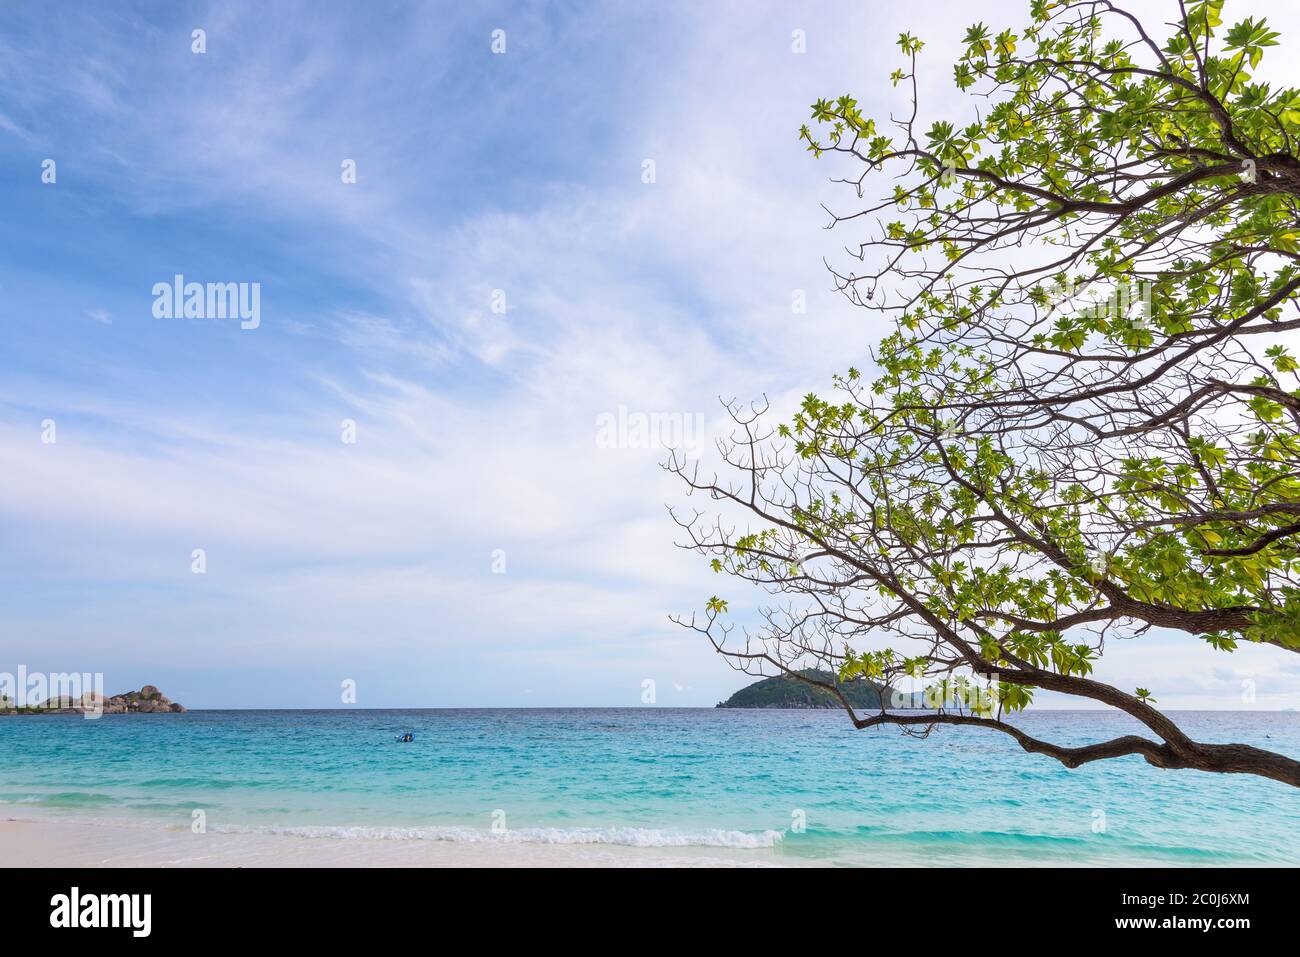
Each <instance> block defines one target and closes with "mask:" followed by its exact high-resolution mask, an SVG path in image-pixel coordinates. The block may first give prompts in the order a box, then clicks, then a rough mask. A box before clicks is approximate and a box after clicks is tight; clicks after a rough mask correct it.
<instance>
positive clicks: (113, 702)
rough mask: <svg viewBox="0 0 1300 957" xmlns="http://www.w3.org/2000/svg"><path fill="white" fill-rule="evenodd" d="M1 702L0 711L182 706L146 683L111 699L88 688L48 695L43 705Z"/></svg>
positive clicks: (165, 710) (149, 710) (172, 710)
mask: <svg viewBox="0 0 1300 957" xmlns="http://www.w3.org/2000/svg"><path fill="white" fill-rule="evenodd" d="M7 704H8V702H0V714H85V713H86V712H92V713H93V712H96V711H98V712H101V713H103V714H177V713H179V712H183V711H185V705H183V704H181V703H180V702H179V701H172V700H171V699H170V698H168V697H167V696H166V695H165V694H163V693H162V692H161V691H159V690H158V689H157V687H155V686H154V685H145V686H144V687H143V688H141V689H140V690H139V691H127V692H125V693H124V694H115V695H113V696H112V697H111V698H105V697H104V696H103V695H100V694H96V693H95V692H93V691H89V692H87V693H86V694H84V695H82V696H81V697H80V698H68V697H63V698H51V699H49V700H48V701H46V702H45V703H44V704H39V705H36V706H35V707H29V708H14V707H12V706H9V707H6V706H5V705H7Z"/></svg>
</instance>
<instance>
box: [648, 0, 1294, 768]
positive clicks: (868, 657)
mask: <svg viewBox="0 0 1300 957" xmlns="http://www.w3.org/2000/svg"><path fill="white" fill-rule="evenodd" d="M1222 5H1223V4H1222V0H1211V2H1207V3H1200V4H1195V5H1193V6H1191V7H1190V8H1188V7H1186V6H1184V5H1182V4H1180V5H1178V6H1177V7H1172V6H1171V8H1170V9H1171V11H1172V12H1173V13H1175V14H1177V17H1176V20H1175V22H1173V23H1171V24H1168V25H1165V26H1162V27H1161V30H1163V31H1164V36H1163V39H1161V40H1157V39H1155V38H1154V34H1156V33H1157V32H1158V31H1155V30H1152V29H1149V28H1148V27H1147V26H1145V25H1144V24H1143V23H1142V22H1141V21H1140V20H1139V19H1138V18H1137V17H1136V16H1134V15H1133V14H1132V13H1129V12H1127V11H1125V10H1123V9H1121V8H1119V7H1117V6H1116V5H1115V4H1113V3H1110V2H1107V0H1087V2H1063V3H1050V2H1048V0H1033V2H1032V3H1031V16H1032V20H1033V22H1032V23H1031V24H1030V26H1029V27H1027V28H1026V29H1024V30H1023V31H1021V32H1020V33H1015V32H1012V31H1010V30H1006V31H1003V32H1001V33H997V34H996V35H995V34H994V33H993V31H992V30H990V29H989V28H987V27H986V26H984V25H983V24H977V25H976V26H973V27H971V28H970V29H969V30H968V31H967V33H966V37H965V43H966V50H965V53H964V55H963V56H962V57H961V59H960V61H959V62H958V63H957V64H956V66H955V68H954V79H955V82H956V85H957V87H958V88H959V89H961V90H963V91H967V93H968V95H972V96H975V95H977V96H978V100H977V101H976V103H975V105H974V108H973V109H972V113H971V116H970V117H969V118H968V122H965V123H958V122H950V121H937V122H934V123H933V125H931V126H930V127H929V129H928V131H926V132H924V133H923V132H921V129H922V126H921V124H920V122H919V121H918V118H917V117H918V104H917V98H916V97H917V94H916V65H917V59H918V54H919V53H920V52H921V49H922V42H921V41H920V40H919V39H917V38H915V37H913V36H911V35H910V34H904V35H902V36H901V37H900V38H899V41H898V45H899V47H900V48H901V49H902V52H903V55H904V58H905V60H906V63H907V66H906V67H904V68H903V69H900V70H898V71H896V72H895V73H894V74H893V77H892V79H893V82H894V85H895V86H896V87H897V86H902V87H903V88H904V89H905V90H910V91H911V96H910V111H909V115H907V116H906V117H904V118H903V119H900V120H894V121H893V126H894V127H895V128H896V131H895V130H890V131H886V130H885V129H878V126H877V123H876V122H875V121H874V120H872V119H868V118H866V117H864V116H863V115H862V113H861V112H860V110H859V107H858V104H857V102H856V101H855V100H854V99H853V98H852V97H850V96H841V97H839V98H837V99H835V100H819V101H817V103H815V104H814V106H813V110H812V121H813V122H812V125H811V126H805V127H803V129H802V130H801V131H800V137H801V139H802V140H803V141H804V142H805V143H806V145H807V148H808V150H810V151H811V152H812V153H813V154H814V156H817V157H834V158H835V159H836V160H837V161H838V162H841V163H844V164H847V165H848V167H849V169H850V171H851V172H850V173H849V175H847V176H844V177H841V178H839V179H838V180H837V181H838V182H841V183H844V184H845V185H846V186H847V187H848V188H849V189H850V190H851V191H852V195H853V196H854V198H855V199H856V200H862V199H863V197H865V196H866V195H867V190H868V185H869V184H870V183H873V182H874V181H875V180H876V179H880V178H886V177H887V178H888V183H889V187H888V188H887V192H886V195H884V196H882V197H881V199H880V201H879V202H878V203H872V202H867V203H866V204H865V205H862V206H860V207H859V208H854V209H852V210H850V211H847V212H843V213H835V212H832V213H831V216H832V222H831V225H832V227H835V228H839V229H841V230H843V229H852V230H854V231H855V232H856V233H859V234H865V238H864V239H861V241H860V242H858V244H857V245H854V246H851V247H850V248H849V249H848V255H849V260H848V265H849V266H851V267H852V268H844V267H838V266H834V265H832V266H831V267H830V269H831V273H832V275H833V276H834V279H835V282H836V285H837V287H838V289H839V290H840V291H841V292H842V293H843V294H844V295H845V296H847V297H848V298H849V300H850V301H851V302H853V303H854V304H855V305H858V306H860V307H862V308H864V309H868V310H874V311H878V312H881V313H884V314H885V315H887V316H888V317H889V319H890V320H891V321H892V324H893V325H892V327H893V331H892V333H891V334H890V335H889V336H888V337H887V338H885V339H884V340H883V342H881V344H880V346H879V348H878V350H877V351H876V354H875V356H874V359H875V365H876V367H877V371H876V373H875V374H874V376H873V378H872V380H871V381H868V379H867V378H866V377H864V376H863V375H862V374H861V373H860V372H859V371H858V370H857V369H855V368H850V369H847V370H846V371H845V372H843V373H842V374H841V375H837V376H835V378H834V392H833V394H832V397H831V398H822V397H819V396H817V395H808V396H807V397H805V398H804V400H803V402H802V405H801V407H800V408H799V410H798V412H797V413H796V414H794V415H793V418H792V420H791V421H789V422H788V423H784V424H781V425H779V426H775V427H774V426H772V425H769V424H767V419H766V418H765V416H766V415H767V414H768V412H769V410H768V408H767V405H766V402H762V403H758V404H755V405H751V406H748V407H745V406H741V405H739V404H736V403H731V404H729V406H728V408H729V410H730V412H731V414H732V417H733V418H734V420H735V423H736V431H735V432H734V434H733V436H732V439H731V440H730V441H727V442H723V443H720V445H719V451H720V454H721V456H722V458H723V460H724V462H725V463H726V465H727V466H728V469H729V472H728V477H727V478H720V477H718V476H713V477H712V478H709V477H707V476H705V474H704V473H703V472H702V471H701V467H700V465H699V464H698V463H692V462H688V461H687V460H685V459H683V458H680V457H678V456H677V455H674V456H673V457H672V458H671V459H670V460H669V461H668V463H667V464H666V467H667V468H668V469H669V470H670V471H673V472H675V473H676V474H678V475H679V476H680V477H681V478H682V479H683V480H684V481H685V482H686V484H687V486H688V490H689V492H690V493H700V494H703V495H706V496H708V497H710V498H711V499H712V500H714V501H717V502H720V503H725V504H724V510H725V511H727V512H728V513H729V512H730V510H732V509H738V510H739V511H740V513H742V514H743V515H745V516H747V519H748V522H749V523H750V524H749V526H748V527H743V528H742V527H740V526H733V525H732V524H729V523H730V522H731V518H730V515H729V514H711V515H710V514H705V513H703V512H700V511H694V512H693V514H691V515H688V516H687V515H683V514H681V513H680V512H679V511H678V510H673V515H674V518H675V519H676V520H677V522H678V524H679V525H680V526H681V527H682V528H683V529H684V530H685V532H686V540H685V541H683V542H682V544H683V545H684V546H685V547H688V548H693V549H696V550H698V551H700V552H702V553H705V554H708V555H711V556H712V564H713V567H714V569H715V570H716V571H718V572H721V573H726V574H729V575H732V576H735V577H737V578H739V579H742V580H745V581H749V582H753V583H757V584H758V585H760V586H762V587H763V588H765V589H766V590H768V591H769V592H771V593H772V594H774V595H777V596H781V597H782V598H783V600H782V601H781V602H779V603H777V604H774V605H771V606H769V607H765V608H764V609H763V610H762V618H761V620H762V625H761V627H759V628H757V629H747V630H745V631H744V634H743V638H741V637H738V633H737V632H736V631H735V630H734V629H732V628H729V627H727V626H726V625H725V624H724V623H725V621H726V618H725V615H726V613H727V603H726V601H724V600H722V599H719V598H714V599H711V600H710V601H709V603H708V605H707V607H706V609H705V611H704V614H703V616H702V618H701V617H698V616H691V617H690V618H687V619H678V620H679V622H680V623H682V624H684V625H687V626H689V627H692V628H694V629H696V630H697V631H700V632H703V633H704V634H706V635H707V636H708V637H709V639H710V640H711V641H712V642H713V644H714V646H715V647H716V648H717V649H718V650H719V651H720V652H721V653H722V654H724V655H726V656H728V658H729V660H730V661H731V662H732V663H733V664H735V665H736V666H737V667H740V668H742V669H743V670H745V671H747V672H749V673H753V674H767V673H771V672H772V671H773V670H776V671H779V672H785V673H797V672H798V671H801V670H802V669H803V668H806V667H808V666H809V664H814V665H817V664H820V666H822V667H827V666H829V667H831V668H832V669H833V670H835V671H836V672H837V673H838V674H839V675H840V677H841V678H844V679H847V678H851V677H855V676H865V677H870V678H872V679H875V680H881V681H885V682H888V683H891V684H893V683H896V682H899V681H902V680H903V679H905V678H908V677H911V678H913V679H916V680H920V681H922V682H925V683H927V687H928V689H929V691H930V693H931V694H932V696H933V700H934V701H935V703H936V704H937V705H938V707H937V708H936V709H935V710H933V711H929V712H926V713H924V714H919V715H918V714H911V713H908V714H904V713H899V712H897V711H893V710H890V709H889V708H887V707H882V708H881V709H880V710H879V711H878V712H872V713H868V714H863V713H858V712H855V711H854V710H853V709H852V708H850V707H849V706H848V704H847V702H843V703H844V706H845V708H846V710H847V711H848V712H849V714H850V716H851V717H852V719H853V721H854V723H855V724H856V725H857V726H858V727H861V728H865V727H871V726H876V725H897V726H901V727H902V728H904V729H905V730H908V731H911V732H913V733H921V734H924V733H928V732H929V731H930V730H932V729H933V728H934V727H935V726H938V725H968V726H972V727H980V728H988V729H994V730H997V731H1000V732H1003V733H1005V734H1008V735H1010V736H1012V737H1013V738H1014V739H1015V740H1016V741H1017V742H1019V744H1020V745H1021V746H1022V747H1023V748H1024V749H1025V750H1027V751H1030V752H1035V753H1040V754H1045V755H1049V756H1051V757H1053V758H1056V759H1057V760H1059V761H1061V762H1062V763H1063V764H1065V765H1066V766H1067V767H1071V768H1073V767H1077V766H1079V765H1081V764H1083V763H1085V762H1089V761H1094V760H1098V759H1103V758H1111V757H1118V756H1122V755H1129V754H1140V755H1142V756H1143V757H1144V758H1145V759H1146V760H1147V761H1148V762H1149V763H1151V764H1153V765H1156V766H1158V767H1163V768H1197V769H1201V770H1207V771H1221V772H1244V773H1251V774H1258V775H1262V776H1265V777H1269V778H1273V779H1276V780H1279V781H1284V782H1286V783H1289V784H1292V785H1296V786H1300V762H1297V761H1294V760H1292V759H1290V758H1287V757H1285V756H1282V755H1279V754H1274V753H1271V752H1268V751H1265V750H1262V749H1259V748H1255V747H1251V746H1247V745H1244V744H1209V743H1203V742H1197V741H1194V740H1192V739H1190V738H1189V737H1188V736H1187V735H1186V734H1185V733H1184V732H1183V731H1182V730H1181V729H1180V728H1179V727H1178V725H1177V724H1176V723H1175V722H1174V721H1173V720H1171V719H1170V718H1169V717H1168V716H1167V715H1165V714H1162V713H1161V712H1160V711H1159V710H1158V709H1157V708H1156V707H1155V703H1156V701H1155V698H1153V697H1152V696H1151V692H1150V691H1148V690H1147V689H1145V688H1139V689H1135V690H1134V691H1133V692H1128V691H1125V690H1121V689H1119V688H1116V687H1113V686H1111V685H1108V684H1106V683H1103V682H1101V681H1098V680H1096V679H1094V678H1092V677H1090V675H1091V673H1092V671H1093V668H1094V664H1095V662H1096V661H1097V660H1098V659H1099V658H1100V657H1101V656H1102V655H1103V653H1104V651H1105V647H1106V643H1107V641H1115V640H1117V639H1121V638H1136V637H1140V636H1142V635H1143V634H1145V633H1146V632H1147V631H1148V630H1149V629H1151V628H1160V629H1167V630H1171V631H1173V632H1176V633H1181V634H1183V635H1185V636H1187V638H1188V640H1204V641H1207V642H1209V643H1210V644H1211V645H1213V646H1214V647H1215V648H1217V649H1220V650H1221V651H1222V652H1224V653H1227V652H1231V651H1232V650H1233V649H1235V648H1236V647H1237V645H1238V644H1239V643H1240V642H1243V641H1248V642H1263V643H1268V644H1271V645H1275V646H1277V647H1279V648H1283V649H1286V650H1288V651H1300V584H1298V582H1297V578H1298V577H1300V551H1298V550H1297V546H1298V544H1300V437H1298V436H1297V426H1300V389H1297V388H1296V386H1297V385H1298V384H1300V382H1298V379H1297V368H1298V366H1297V362H1296V360H1295V359H1294V358H1293V357H1292V355H1291V353H1290V352H1289V351H1288V350H1287V349H1286V347H1285V344H1284V342H1283V341H1282V340H1283V339H1284V337H1285V334H1286V333H1287V332H1289V331H1292V330H1295V329H1297V328H1300V311H1298V310H1297V292H1298V291H1300V271H1297V261H1298V260H1300V210H1298V208H1297V199H1298V198H1300V160H1297V157H1296V155H1295V138H1296V137H1297V136H1300V91H1297V90H1295V89H1291V88H1287V89H1275V88H1274V87H1273V86H1271V85H1270V84H1268V83H1265V82H1262V81H1260V80H1257V79H1255V78H1254V74H1255V73H1256V71H1257V68H1258V67H1259V65H1260V62H1261V59H1262V58H1263V56H1264V53H1265V51H1266V50H1267V48H1269V47H1272V46H1275V45H1276V44H1277V40H1278V35H1277V34H1276V33H1275V32H1273V31H1272V30H1270V29H1269V27H1268V25H1267V23H1266V21H1265V20H1262V19H1261V20H1259V21H1255V20H1251V19H1247V20H1243V21H1241V22H1239V23H1236V24H1235V25H1233V26H1231V27H1230V28H1227V29H1226V30H1225V29H1224V28H1223V22H1222V19H1221V8H1222ZM891 132H892V134H893V135H890V133H891ZM1158 680H1159V676H1158V675H1153V676H1152V686H1153V687H1156V686H1157V685H1158ZM827 687H830V686H829V685H828V686H827ZM1037 689H1047V690H1050V691H1054V692H1060V693H1063V694H1066V695H1072V696H1076V697H1079V698H1086V699H1089V700H1091V701H1094V702H1100V703H1102V704H1105V705H1108V706H1110V707H1113V708H1117V709H1119V710H1120V711H1123V712H1125V713H1127V714H1128V715H1131V716H1132V717H1133V718H1135V719H1136V720H1137V721H1139V722H1141V724H1142V725H1143V726H1145V729H1146V731H1147V732H1149V734H1132V735H1125V736H1122V737H1119V738H1117V739H1115V740H1111V741H1105V742H1101V743H1097V744H1093V745H1089V746H1086V747H1063V746H1060V745H1057V744H1053V743H1051V742H1048V741H1043V740H1038V739H1036V738H1033V737H1031V736H1030V735H1028V734H1027V733H1026V732H1025V730H1024V729H1023V727H1022V726H1018V725H1017V724H1015V723H1013V722H1011V721H1008V720H1006V715H1008V714H1009V713H1011V712H1016V711H1019V710H1021V709H1023V708H1024V707H1025V706H1026V705H1027V704H1029V703H1030V702H1031V701H1032V699H1033V695H1034V692H1035V691H1036V690H1037ZM831 690H832V691H833V690H834V688H831ZM1156 690H1157V691H1158V687H1156Z"/></svg>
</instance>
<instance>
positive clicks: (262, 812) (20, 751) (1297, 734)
mask: <svg viewBox="0 0 1300 957" xmlns="http://www.w3.org/2000/svg"><path fill="white" fill-rule="evenodd" d="M1171 714H1172V716H1173V717H1174V718H1175V719H1176V720H1177V721H1178V722H1179V723H1180V724H1181V725H1182V727H1183V728H1184V729H1185V730H1186V731H1187V732H1188V733H1189V734H1190V735H1192V736H1193V737H1194V738H1197V739H1199V740H1204V741H1221V742H1228V741H1238V742H1245V743H1250V744H1255V745H1258V746H1261V747H1266V748H1269V749H1272V750H1276V751H1280V752H1282V753H1284V754H1287V755H1289V756H1292V757H1300V713H1297V712H1241V711H1238V712H1209V711H1200V712H1181V713H1179V712H1171ZM1016 720H1017V722H1018V723H1019V724H1021V725H1022V726H1023V727H1024V728H1025V729H1026V730H1027V731H1029V732H1030V733H1031V734H1034V735H1036V736H1039V737H1042V738H1046V739H1049V740H1052V741H1055V742H1059V743H1063V744H1069V745H1077V744H1083V743H1086V742H1090V741H1098V740H1104V739H1106V738H1109V737H1113V736H1116V735H1120V734H1127V733H1134V732H1138V731H1140V730H1141V729H1140V728H1138V727H1137V726H1136V724H1135V723H1134V722H1133V721H1132V720H1131V719H1129V718H1127V717H1126V716H1124V715H1120V714H1112V713H1109V712H1096V711H1075V712H1069V711H1046V710H1037V711H1031V712H1029V713H1027V714H1025V715H1022V716H1019V717H1018V718H1017V719H1016ZM408 731H409V732H412V733H413V734H414V740H413V741H411V742H410V743H402V742H400V741H398V740H397V739H398V737H399V736H401V735H403V734H404V733H405V732H408ZM0 818H7V819H17V820H48V819H50V818H55V819H60V820H66V821H78V822H88V823H100V824H129V825H131V826H134V827H138V828H159V829H172V830H190V829H193V828H196V827H197V826H198V823H197V822H200V821H201V825H202V827H203V828H205V829H206V831H207V832H217V833H230V834H238V833H250V834H261V835H272V834H288V835H297V836H299V837H307V838H318V839H321V840H330V841H344V842H346V841H349V840H355V839H358V838H366V839H372V840H373V839H383V840H392V841H430V842H435V841H436V842H499V843H502V844H514V845H543V844H600V845H622V846H626V847H628V848H638V847H641V848H650V847H653V848H665V847H668V848H701V847H702V848H713V849H717V850H719V851H720V852H725V853H726V854H728V855H730V856H731V857H733V858H739V859H741V860H743V861H748V862H753V863H758V864H764V863H768V864H781V863H789V864H826V865H837V866H872V867H880V866H898V865H905V866H927V865H976V866H978V865H990V864H993V865H996V864H1003V865H1013V866H1018V865H1067V866H1071V865H1077V866H1111V865H1174V866H1184V865H1186V866H1252V865H1278V864H1281V865H1296V864H1300V790H1297V789H1295V788H1292V787H1289V786H1287V785H1284V784H1281V783H1278V782H1274V781H1269V780H1265V779H1262V778H1258V777H1253V776H1248V775H1240V774H1236V775H1226V774H1210V773H1205V772H1198V771H1181V770H1180V771H1170V770H1161V769H1157V768H1153V767H1151V766H1149V765H1148V764H1146V763H1145V762H1144V761H1143V760H1142V759H1141V758H1139V757H1127V758H1122V759H1118V760H1109V761H1102V762H1097V763H1094V764H1090V765H1085V766H1084V767H1081V768H1077V769H1075V770H1069V769H1066V768H1064V767H1062V766H1061V765H1060V764H1058V763H1057V762H1055V761H1053V760H1051V759H1049V758H1046V757H1042V756H1037V755H1031V754H1026V753H1025V752H1023V751H1021V750H1020V748H1019V747H1018V746H1017V745H1016V744H1015V742H1014V741H1012V740H1011V739H1010V738H1008V737H1007V736H1005V735H1002V734H1000V733H997V732H995V731H990V730H984V729H979V728H951V727H948V728H942V727H941V728H936V729H935V730H934V731H933V733H931V734H929V735H928V736H924V737H921V736H916V735H909V734H905V733H902V732H900V731H899V730H897V729H890V728H878V729H870V730H866V731H858V730H855V729H854V728H853V727H852V726H851V725H850V724H849V723H848V721H847V720H846V717H845V716H844V714H843V713H842V712H838V711H782V710H761V711H747V710H728V709H708V708H699V709H673V708H641V709H600V708H592V709H586V708H576V709H483V710H473V709H470V710H330V711H191V712H189V713H186V714H167V715H105V716H103V717H101V718H99V719H97V720H87V719H85V718H82V717H80V716H76V715H66V716H64V715H43V716H31V717H9V718H0Z"/></svg>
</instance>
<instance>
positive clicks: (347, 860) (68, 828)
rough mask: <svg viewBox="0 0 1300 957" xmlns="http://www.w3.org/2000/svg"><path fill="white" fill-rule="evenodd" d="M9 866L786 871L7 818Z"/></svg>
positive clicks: (702, 857)
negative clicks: (725, 869) (721, 868)
mask: <svg viewBox="0 0 1300 957" xmlns="http://www.w3.org/2000/svg"><path fill="white" fill-rule="evenodd" d="M0 859H2V860H3V861H4V862H5V865H6V866H8V867H145V868H157V867H780V866H788V865H791V864H796V865H801V864H806V863H807V862H804V861H794V860H788V859H783V858H782V857H781V855H780V852H779V851H778V850H774V849H772V848H763V849H756V850H743V851H740V850H729V849H726V848H713V847H700V848H692V847H624V846H617V845H615V846H610V845H584V844H528V843H513V842H501V841H481V842H472V843H471V842H457V841H432V840H385V839H383V838H367V837H348V838H337V837H301V836H298V835H289V834H258V833H206V834H194V833H191V832H190V831H188V830H174V829H165V828H156V827H149V826H138V825H133V824H114V823H82V822H73V821H57V820H39V821H38V820H15V819H9V820H3V821H0Z"/></svg>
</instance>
